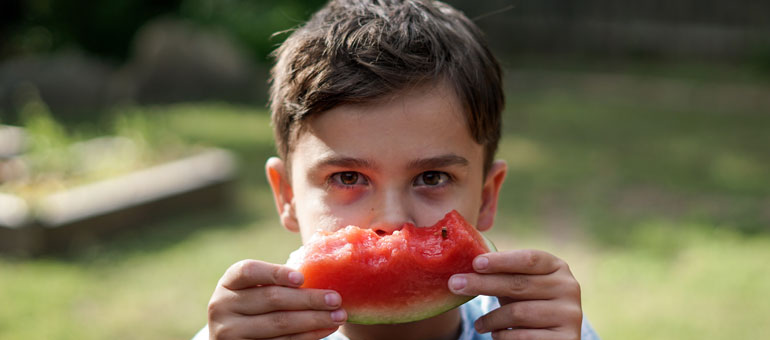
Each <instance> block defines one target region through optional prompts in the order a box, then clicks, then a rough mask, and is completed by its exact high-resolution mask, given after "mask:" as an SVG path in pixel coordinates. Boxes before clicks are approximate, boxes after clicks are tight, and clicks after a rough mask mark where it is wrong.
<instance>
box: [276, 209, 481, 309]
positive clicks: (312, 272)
mask: <svg viewBox="0 0 770 340" xmlns="http://www.w3.org/2000/svg"><path fill="white" fill-rule="evenodd" d="M491 250H494V246H493V245H492V244H491V243H490V242H488V241H487V240H486V238H484V237H483V236H482V235H481V233H479V232H478V230H476V228H474V227H473V226H471V225H470V224H469V223H468V222H466V221H465V219H463V217H462V216H461V215H460V214H459V213H458V212H457V211H452V212H450V213H448V214H447V215H446V216H444V218H443V219H442V220H440V221H438V222H437V223H436V224H435V225H433V226H431V227H415V226H414V225H412V224H404V225H403V226H402V227H401V229H399V230H397V231H394V232H393V233H392V234H390V235H378V234H377V233H376V232H375V231H374V230H372V229H361V228H359V227H356V226H348V227H345V228H343V229H340V230H338V231H336V232H319V233H318V234H317V235H316V236H315V237H314V238H313V239H311V240H310V241H309V242H308V243H307V244H305V245H304V246H303V247H301V248H300V250H298V251H297V252H295V253H293V254H292V257H291V258H290V260H289V264H290V265H292V266H294V267H295V268H297V269H298V270H299V271H300V272H302V274H303V275H304V276H305V282H304V284H303V285H302V287H303V288H320V289H332V290H335V291H337V292H338V293H340V295H341V296H342V307H343V308H344V309H345V311H346V312H347V314H348V322H352V323H360V324H389V323H403V322H411V321H417V320H422V319H426V318H429V317H432V316H435V315H438V314H441V313H443V312H445V311H448V310H450V309H452V308H455V307H457V306H459V305H461V304H463V303H465V302H466V301H468V300H470V299H471V298H472V297H469V296H460V295H455V294H453V293H452V292H451V291H449V288H448V287H447V282H448V280H449V277H450V276H452V275H454V274H457V273H470V272H473V265H472V261H473V259H474V258H475V257H476V256H478V255H480V254H483V253H486V252H489V251H491Z"/></svg>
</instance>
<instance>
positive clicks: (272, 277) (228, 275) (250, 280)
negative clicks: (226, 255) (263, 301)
mask: <svg viewBox="0 0 770 340" xmlns="http://www.w3.org/2000/svg"><path fill="white" fill-rule="evenodd" d="M303 281H304V277H303V276H302V273H300V272H298V271H296V270H294V269H291V268H289V267H287V266H281V265H277V264H272V263H267V262H263V261H257V260H243V261H239V262H237V263H235V264H234V265H232V266H230V268H228V269H227V271H225V274H224V275H223V276H222V278H221V279H219V284H220V285H222V286H223V287H225V288H227V289H230V290H238V289H244V288H251V287H256V286H260V285H281V286H289V287H299V286H300V285H301V284H302V282H303Z"/></svg>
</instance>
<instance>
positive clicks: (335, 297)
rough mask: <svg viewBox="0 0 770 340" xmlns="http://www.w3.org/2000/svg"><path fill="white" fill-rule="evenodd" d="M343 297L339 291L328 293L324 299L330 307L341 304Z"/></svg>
mask: <svg viewBox="0 0 770 340" xmlns="http://www.w3.org/2000/svg"><path fill="white" fill-rule="evenodd" d="M341 300H342V299H341V298H340V296H339V294H337V293H326V295H324V301H325V302H326V304H327V305H328V306H329V307H337V306H339V305H340V302H341Z"/></svg>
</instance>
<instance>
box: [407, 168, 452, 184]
mask: <svg viewBox="0 0 770 340" xmlns="http://www.w3.org/2000/svg"><path fill="white" fill-rule="evenodd" d="M448 181H449V175H448V174H447V173H446V172H441V171H426V172H423V173H421V174H419V175H418V176H417V178H415V179H414V185H416V186H439V185H442V184H444V183H446V182H448Z"/></svg>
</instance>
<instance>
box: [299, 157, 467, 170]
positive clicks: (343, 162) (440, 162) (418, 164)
mask: <svg viewBox="0 0 770 340" xmlns="http://www.w3.org/2000/svg"><path fill="white" fill-rule="evenodd" d="M468 164H470V162H469V161H468V160H467V159H466V158H465V157H461V156H458V155H455V154H451V153H450V154H444V155H439V156H436V157H429V158H421V159H416V160H412V161H410V162H409V163H407V168H408V169H440V168H446V167H450V166H455V165H459V166H468ZM325 167H339V168H352V169H373V170H376V169H377V168H378V167H377V165H376V164H375V163H373V162H371V161H369V160H366V159H362V158H355V157H346V156H328V157H322V158H321V159H319V160H318V161H317V162H316V163H315V164H314V165H313V166H312V167H311V170H310V171H309V172H311V173H313V172H315V171H317V170H318V169H322V168H325Z"/></svg>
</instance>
